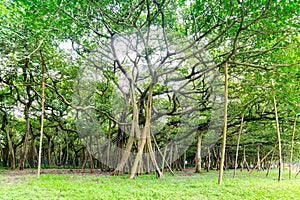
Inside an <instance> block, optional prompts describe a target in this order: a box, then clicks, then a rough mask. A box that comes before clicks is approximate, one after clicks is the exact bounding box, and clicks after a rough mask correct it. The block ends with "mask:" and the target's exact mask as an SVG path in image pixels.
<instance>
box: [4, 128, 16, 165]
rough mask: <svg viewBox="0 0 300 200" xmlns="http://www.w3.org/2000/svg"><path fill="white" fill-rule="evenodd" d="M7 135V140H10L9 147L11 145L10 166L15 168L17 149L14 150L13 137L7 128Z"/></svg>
mask: <svg viewBox="0 0 300 200" xmlns="http://www.w3.org/2000/svg"><path fill="white" fill-rule="evenodd" d="M6 136H7V142H8V147H9V155H10V168H11V169H15V168H16V163H15V151H14V148H13V144H12V140H11V137H10V134H9V131H8V130H6Z"/></svg>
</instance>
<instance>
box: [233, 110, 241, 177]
mask: <svg viewBox="0 0 300 200" xmlns="http://www.w3.org/2000/svg"><path fill="white" fill-rule="evenodd" d="M243 125H244V115H242V121H241V126H240V130H239V135H238V140H237V144H236V154H235V162H234V172H233V178H235V176H236V169H237V167H238V157H239V147H240V140H241V134H242V131H243Z"/></svg>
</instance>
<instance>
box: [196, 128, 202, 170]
mask: <svg viewBox="0 0 300 200" xmlns="http://www.w3.org/2000/svg"><path fill="white" fill-rule="evenodd" d="M202 134H203V132H202V131H199V133H198V143H197V154H196V169H195V172H196V173H200V172H201V162H202V160H201V146H202Z"/></svg>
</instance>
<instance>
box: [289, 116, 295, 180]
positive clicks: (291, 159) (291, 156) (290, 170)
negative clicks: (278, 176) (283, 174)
mask: <svg viewBox="0 0 300 200" xmlns="http://www.w3.org/2000/svg"><path fill="white" fill-rule="evenodd" d="M296 125H297V115H296V116H295V120H294V129H293V133H292V143H291V151H290V164H289V179H290V180H291V179H292V170H293V150H294V138H295V132H296Z"/></svg>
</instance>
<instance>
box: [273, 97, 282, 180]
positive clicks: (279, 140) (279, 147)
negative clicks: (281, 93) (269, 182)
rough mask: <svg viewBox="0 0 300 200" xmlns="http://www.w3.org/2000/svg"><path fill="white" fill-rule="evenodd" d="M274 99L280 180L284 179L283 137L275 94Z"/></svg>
mask: <svg viewBox="0 0 300 200" xmlns="http://www.w3.org/2000/svg"><path fill="white" fill-rule="evenodd" d="M273 99H274V109H275V118H276V129H277V141H278V151H279V152H278V153H279V155H278V156H279V163H278V167H279V173H278V181H281V180H282V152H281V139H280V129H279V121H278V113H277V105H276V104H277V103H276V97H275V95H274V96H273Z"/></svg>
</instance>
